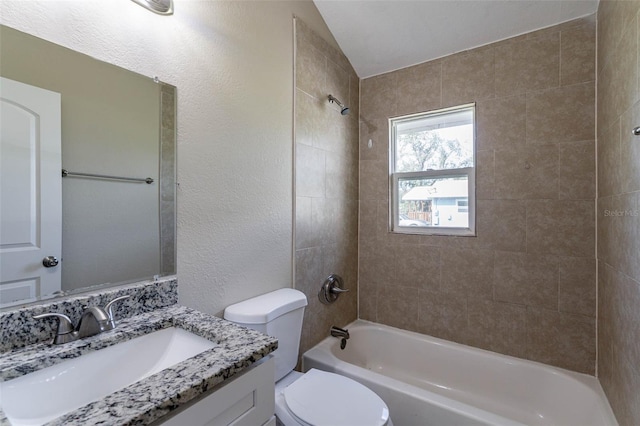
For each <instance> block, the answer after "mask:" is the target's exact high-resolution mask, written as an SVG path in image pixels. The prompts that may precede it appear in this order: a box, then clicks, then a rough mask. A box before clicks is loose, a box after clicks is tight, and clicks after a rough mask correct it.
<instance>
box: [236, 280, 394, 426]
mask: <svg viewBox="0 0 640 426" xmlns="http://www.w3.org/2000/svg"><path fill="white" fill-rule="evenodd" d="M306 305H307V298H306V296H305V295H304V294H303V293H302V292H300V291H298V290H294V289H290V288H285V289H280V290H276V291H274V292H271V293H267V294H264V295H262V296H257V297H254V298H252V299H249V300H245V301H243V302H239V303H236V304H235V305H231V306H229V307H227V308H226V309H225V311H224V318H225V319H227V320H229V321H232V322H234V323H236V324H239V325H242V326H245V327H248V328H251V329H254V330H258V331H260V332H262V333H265V334H268V335H270V336H274V337H276V338H277V339H278V349H277V350H276V351H275V352H273V354H272V355H273V357H274V360H275V365H276V375H275V378H274V379H275V392H276V394H275V405H276V409H275V411H276V413H275V414H276V417H277V418H278V420H279V421H280V423H282V424H284V425H285V426H298V425H305V426H393V424H392V422H391V419H390V417H389V408H388V407H387V405H386V404H385V402H384V401H383V400H382V399H381V398H380V397H379V396H378V395H376V394H375V393H374V392H373V391H372V390H371V389H369V388H367V387H366V386H364V385H362V384H360V383H358V382H356V381H355V380H352V379H350V378H348V377H345V376H341V375H339V374H335V373H329V372H326V371H321V370H316V369H311V370H309V371H308V372H307V373H304V374H303V373H299V372H297V371H293V369H294V367H295V366H296V364H297V362H298V348H299V345H300V334H301V332H302V319H303V316H304V308H305V306H306Z"/></svg>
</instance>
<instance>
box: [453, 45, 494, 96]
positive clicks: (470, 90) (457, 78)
mask: <svg viewBox="0 0 640 426" xmlns="http://www.w3.org/2000/svg"><path fill="white" fill-rule="evenodd" d="M494 75H495V72H494V58H493V49H490V48H480V49H474V50H472V51H470V52H464V53H459V54H456V55H452V56H449V57H447V58H445V59H443V61H442V106H453V105H459V104H465V103H468V102H474V101H479V100H481V99H488V98H493V97H494V95H495V88H494Z"/></svg>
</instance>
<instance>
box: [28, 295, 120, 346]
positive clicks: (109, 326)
mask: <svg viewBox="0 0 640 426" xmlns="http://www.w3.org/2000/svg"><path fill="white" fill-rule="evenodd" d="M129 297H130V296H129V295H127V296H120V297H116V298H115V299H113V300H112V301H110V302H109V303H107V304H106V305H105V307H104V308H101V307H99V306H91V307H90V308H86V309H85V311H84V312H83V313H82V317H81V318H80V321H78V326H77V327H75V328H74V327H73V323H72V322H71V319H70V318H69V317H68V316H66V315H64V314H58V313H47V314H42V315H34V317H33V318H35V319H40V318H48V317H55V318H58V330H57V331H56V335H55V337H54V338H53V342H52V343H53V344H54V345H60V344H63V343H68V342H73V341H74V340H77V339H83V338H85V337H90V336H95V335H96V334H99V333H102V332H103V331H108V330H113V329H114V328H116V321H115V317H114V314H113V310H112V307H113V304H114V303H115V302H118V301H120V300H123V299H128V298H129Z"/></svg>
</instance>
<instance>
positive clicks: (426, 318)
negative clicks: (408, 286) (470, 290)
mask: <svg viewBox="0 0 640 426" xmlns="http://www.w3.org/2000/svg"><path fill="white" fill-rule="evenodd" d="M419 297H420V307H419V311H418V331H419V332H420V333H423V334H428V335H430V336H434V337H439V338H441V339H447V340H451V341H454V342H458V343H466V341H467V336H468V327H467V301H466V299H465V298H462V297H456V296H451V295H448V294H444V293H439V292H433V291H428V290H423V291H420V293H419Z"/></svg>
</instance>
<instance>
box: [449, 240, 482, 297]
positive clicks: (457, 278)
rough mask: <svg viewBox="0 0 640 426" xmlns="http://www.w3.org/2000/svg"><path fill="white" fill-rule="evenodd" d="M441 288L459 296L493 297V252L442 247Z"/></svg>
mask: <svg viewBox="0 0 640 426" xmlns="http://www.w3.org/2000/svg"><path fill="white" fill-rule="evenodd" d="M440 256H441V257H440V259H441V265H442V271H441V277H440V279H441V280H442V281H441V290H442V291H443V292H445V293H450V294H454V295H457V296H459V297H468V296H473V297H474V298H476V299H493V252H492V251H490V250H464V249H453V248H442V249H441V252H440Z"/></svg>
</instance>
